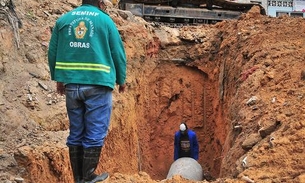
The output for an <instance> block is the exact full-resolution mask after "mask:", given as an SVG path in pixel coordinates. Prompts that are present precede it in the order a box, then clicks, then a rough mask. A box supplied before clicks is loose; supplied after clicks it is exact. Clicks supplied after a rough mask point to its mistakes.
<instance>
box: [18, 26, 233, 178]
mask: <svg viewBox="0 0 305 183" xmlns="http://www.w3.org/2000/svg"><path fill="white" fill-rule="evenodd" d="M135 30H136V29H135ZM142 31H143V30H142ZM201 32H202V31H201ZM210 32H212V35H213V36H215V37H217V38H213V36H209V37H208V36H207V37H208V39H210V40H209V41H205V43H204V44H200V43H197V42H196V41H185V42H182V43H180V44H181V45H173V46H171V47H168V48H163V50H161V49H155V52H154V53H151V52H149V50H148V49H145V47H146V46H147V45H150V46H152V47H154V46H155V45H156V44H160V42H158V39H155V38H151V37H148V39H149V38H151V39H150V40H151V42H149V41H148V42H144V43H142V42H143V38H142V37H136V38H137V39H138V40H137V39H134V41H135V42H136V41H138V42H139V43H138V46H139V48H138V50H137V48H136V47H134V48H133V47H132V46H129V47H128V46H126V48H127V52H128V51H130V50H132V51H131V53H129V57H130V58H129V60H130V62H129V67H128V78H127V83H128V91H127V93H125V94H124V95H120V94H118V93H116V91H115V93H114V100H113V101H114V102H113V103H114V105H113V115H112V119H111V120H112V122H111V126H110V129H109V133H108V136H107V138H106V141H105V146H104V148H103V150H102V155H101V158H100V164H99V167H98V168H97V170H96V171H97V172H102V171H105V170H106V171H108V172H110V173H111V174H112V175H113V174H114V173H121V174H128V175H133V174H136V173H138V172H140V171H143V172H146V173H148V174H149V175H150V177H151V178H152V179H154V180H163V179H165V178H166V176H167V174H168V171H169V169H170V166H171V164H172V163H173V152H174V134H175V132H176V131H177V130H178V127H179V124H180V123H181V122H182V121H184V122H186V123H187V125H188V127H189V128H190V129H192V130H194V131H195V132H196V133H197V139H198V142H199V160H198V162H199V163H200V165H201V166H202V168H203V170H204V174H205V176H207V177H206V178H207V179H209V178H217V177H219V176H220V173H221V164H222V160H223V156H224V151H225V149H228V148H227V142H226V140H227V137H228V133H229V132H228V130H227V127H228V125H227V124H226V121H225V120H224V115H225V114H226V111H224V109H223V104H222V102H221V101H222V99H221V95H222V92H223V91H222V89H220V88H221V85H222V84H221V82H222V81H221V80H219V79H218V78H219V75H221V72H224V71H221V70H222V69H221V68H220V66H219V65H221V64H219V62H218V61H217V60H216V59H219V58H217V57H215V55H213V54H214V53H217V50H218V46H219V36H216V35H217V32H213V31H210ZM142 33H143V32H142ZM142 33H141V34H142ZM136 34H138V33H137V32H133V33H131V32H129V33H128V34H127V33H126V34H124V35H125V36H133V35H136ZM126 39H127V38H126ZM129 39H130V38H129ZM141 41H142V42H141ZM144 41H145V40H144ZM154 41H155V42H154ZM150 43H151V44H150ZM141 44H143V45H141ZM205 44H207V45H208V46H206V45H205ZM131 45H132V44H131ZM159 46H160V45H159ZM206 47H208V49H206ZM143 48H144V51H143V50H141V49H143ZM146 48H147V47H146ZM129 49H130V50H129ZM215 50H216V51H215ZM141 51H143V52H146V53H145V54H155V55H148V56H146V57H143V54H140V53H142V52H141ZM148 52H149V53H148ZM165 52H167V54H168V53H170V55H169V56H168V57H167V58H165V57H164V58H162V56H161V55H162V54H164V53H165ZM199 52H200V53H199ZM133 53H134V55H133ZM196 54H198V55H196ZM156 55H158V56H156ZM161 58H162V60H161ZM174 58H188V59H174ZM186 60H187V61H186ZM48 107H49V106H48ZM56 107H57V106H55V108H56ZM59 107H60V109H57V110H58V111H57V112H54V113H53V114H54V116H48V117H47V119H44V121H45V124H44V125H45V126H43V127H44V129H47V130H48V134H49V135H50V134H51V135H50V136H54V137H55V136H57V137H58V136H62V138H61V140H58V139H57V140H55V142H50V141H51V139H52V138H53V137H52V138H51V137H48V138H49V139H46V140H42V142H41V143H40V144H38V145H37V146H34V145H32V146H25V147H21V148H19V149H18V152H16V153H15V158H16V160H17V162H18V164H19V165H20V166H22V167H25V169H26V171H24V170H23V173H22V176H23V177H24V178H25V179H26V180H28V181H29V182H42V181H49V182H64V183H67V182H73V181H72V179H73V178H72V173H71V168H70V163H69V157H68V149H67V147H66V146H65V138H66V136H67V135H68V131H67V128H68V119H67V118H66V120H63V116H66V113H65V110H64V102H62V103H60V105H59ZM48 110H50V109H48ZM38 118H39V117H37V119H38ZM57 123H58V124H57ZM58 126H61V127H60V128H58ZM54 131H56V132H55V133H54ZM61 132H62V133H61ZM53 133H54V135H52V134H53ZM59 134H61V135H59ZM42 177H43V178H42Z"/></svg>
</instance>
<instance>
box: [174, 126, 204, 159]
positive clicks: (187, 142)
mask: <svg viewBox="0 0 305 183" xmlns="http://www.w3.org/2000/svg"><path fill="white" fill-rule="evenodd" d="M182 157H190V158H193V159H195V160H198V157H199V145H198V141H197V136H196V133H195V132H194V131H193V130H190V129H188V127H187V125H186V123H185V122H182V123H181V124H180V126H179V131H177V132H176V133H175V141H174V160H175V161H176V160H177V159H179V158H182Z"/></svg>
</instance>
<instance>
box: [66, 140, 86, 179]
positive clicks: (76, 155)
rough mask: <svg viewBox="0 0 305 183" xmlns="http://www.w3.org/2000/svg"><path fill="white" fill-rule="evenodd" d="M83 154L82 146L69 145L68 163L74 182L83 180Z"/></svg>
mask: <svg viewBox="0 0 305 183" xmlns="http://www.w3.org/2000/svg"><path fill="white" fill-rule="evenodd" d="M83 155H84V149H83V147H82V146H69V156H70V163H71V168H72V172H73V177H74V182H75V183H82V182H83V171H82V170H83Z"/></svg>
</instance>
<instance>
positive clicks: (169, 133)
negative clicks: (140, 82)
mask: <svg viewBox="0 0 305 183" xmlns="http://www.w3.org/2000/svg"><path fill="white" fill-rule="evenodd" d="M208 74H209V73H205V72H203V71H201V70H199V69H198V68H196V67H190V66H186V65H185V64H181V63H177V62H165V63H163V64H159V65H158V67H157V68H156V69H154V71H153V72H152V73H151V74H150V77H149V78H147V81H146V83H145V85H146V86H147V87H146V89H145V92H143V93H142V95H143V97H140V99H141V98H142V99H143V100H144V99H146V100H145V101H142V102H143V103H144V105H143V107H144V111H143V112H142V113H141V114H139V115H142V118H143V119H146V120H143V121H140V122H139V123H138V128H139V133H138V135H139V141H140V144H141V169H142V170H144V171H145V172H147V173H148V174H149V175H150V176H151V177H152V178H153V179H157V180H162V179H165V178H166V175H167V173H168V170H169V168H170V166H171V164H172V163H173V152H174V150H173V147H174V133H175V131H177V130H178V127H179V124H180V123H181V122H182V121H185V122H186V123H187V124H188V127H189V128H190V129H192V130H194V131H195V132H196V133H197V138H198V143H199V149H200V152H199V160H198V161H199V163H200V164H201V166H202V167H203V169H204V171H205V174H206V175H208V176H212V177H218V175H219V172H220V167H221V161H222V158H221V157H222V150H223V145H224V141H225V137H226V131H225V129H226V124H225V123H223V121H222V117H221V112H220V111H221V109H220V106H219V103H218V102H219V97H218V90H217V88H216V87H215V86H217V83H213V82H211V80H210V79H209V78H208ZM140 102H141V101H140ZM140 118H141V117H140ZM143 131H144V132H148V133H142V132H143Z"/></svg>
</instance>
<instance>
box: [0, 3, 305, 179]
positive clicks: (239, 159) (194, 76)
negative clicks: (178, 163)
mask: <svg viewBox="0 0 305 183" xmlns="http://www.w3.org/2000/svg"><path fill="white" fill-rule="evenodd" d="M7 2H8V1H7ZM14 3H15V6H16V7H15V8H14V9H15V10H16V14H14V13H13V12H12V10H9V9H8V8H7V7H1V11H0V26H1V31H0V36H1V44H0V58H1V59H0V60H1V62H0V76H1V80H0V94H1V95H0V122H1V123H0V126H1V128H0V130H1V132H0V157H1V158H0V162H1V164H0V173H1V174H0V178H1V181H3V182H7V181H9V180H10V181H16V180H17V179H16V178H23V179H24V182H35V183H39V182H63V183H68V182H72V175H71V170H70V166H69V161H68V154H67V148H66V146H65V140H66V137H67V134H68V131H67V129H68V120H67V116H66V113H65V98H64V96H58V95H57V94H56V93H55V92H54V89H55V83H54V82H53V81H50V77H49V72H48V64H47V55H46V54H47V48H48V41H49V39H50V34H51V32H50V30H51V27H52V26H53V25H54V23H55V20H56V19H57V18H58V17H59V16H60V15H61V14H63V13H64V12H66V11H69V10H71V9H72V8H74V7H76V6H78V5H79V3H80V2H79V1H77V0H67V1H59V0H54V1H48V2H46V1H43V0H28V1H23V0H16V1H14ZM258 12H259V10H258V9H256V8H254V9H253V10H251V11H250V12H249V13H247V14H244V15H242V17H241V18H240V19H239V20H232V21H224V22H221V23H217V24H216V25H201V26H189V27H182V28H169V27H164V26H159V25H155V24H151V23H147V22H145V21H143V20H141V19H140V18H137V17H133V16H131V15H129V14H128V13H127V12H122V11H118V10H117V9H109V14H110V15H111V17H112V18H113V19H114V20H115V22H116V23H117V26H118V28H119V30H120V33H121V35H122V38H123V40H124V43H125V48H126V53H127V56H128V77H127V84H128V91H127V93H126V94H124V95H120V94H118V93H117V91H114V109H113V116H112V122H111V127H110V130H109V135H108V137H107V140H106V144H105V147H104V149H103V152H102V155H101V160H100V166H99V167H98V169H97V172H102V171H109V172H110V173H111V179H110V180H111V181H110V182H118V183H119V182H124V183H125V182H148V183H149V182H151V183H153V182H160V181H161V180H162V179H165V177H166V175H167V171H168V170H169V167H170V165H171V163H172V161H173V136H174V132H175V131H176V130H177V127H178V124H179V123H180V122H181V121H182V120H183V121H186V122H187V123H188V125H189V127H190V128H192V129H194V131H196V133H197V135H198V140H199V144H200V158H199V163H200V164H201V165H202V167H203V169H204V170H205V178H206V179H207V180H208V181H210V182H243V180H242V179H250V180H248V181H250V182H251V180H254V181H255V182H305V172H304V170H305V154H304V148H305V147H304V134H305V121H304V117H305V116H304V110H305V107H304V106H305V105H304V104H305V101H304V97H305V96H304V95H305V93H304V91H305V90H304V89H305V86H304V84H305V66H304V60H305V49H304V48H305V39H304V37H305V23H304V19H303V18H290V17H280V18H270V17H267V16H261V15H259V13H258ZM16 15H17V16H18V18H19V19H18V18H17V17H16ZM20 23H22V27H20V28H18V25H19V26H21V24H20ZM164 182H175V183H186V182H192V181H190V180H185V179H183V178H182V177H180V176H176V177H174V178H173V179H171V180H164ZM202 182H205V181H202Z"/></svg>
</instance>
